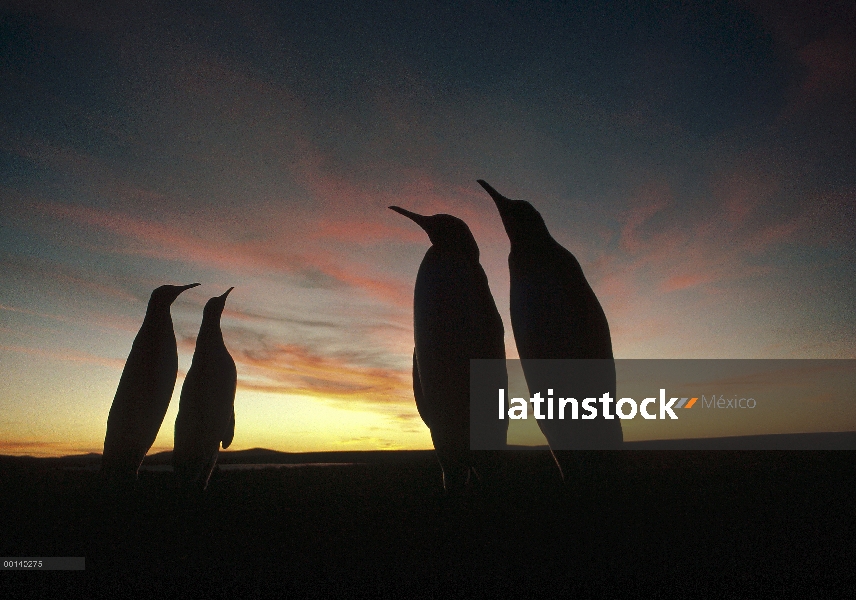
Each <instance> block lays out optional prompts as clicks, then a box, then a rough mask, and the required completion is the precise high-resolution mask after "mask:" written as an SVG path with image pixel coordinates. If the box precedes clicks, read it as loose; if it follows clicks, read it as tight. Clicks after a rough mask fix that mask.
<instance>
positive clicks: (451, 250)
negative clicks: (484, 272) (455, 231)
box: [428, 245, 479, 263]
mask: <svg viewBox="0 0 856 600" xmlns="http://www.w3.org/2000/svg"><path fill="white" fill-rule="evenodd" d="M428 252H430V253H431V254H432V255H435V256H438V257H439V256H442V257H450V258H456V259H458V260H463V261H466V262H476V263H477V262H478V261H479V250H478V248H476V249H475V252H473V250H472V248H461V247H458V246H449V245H445V246H437V245H433V246H431V247H430V248H429V249H428Z"/></svg>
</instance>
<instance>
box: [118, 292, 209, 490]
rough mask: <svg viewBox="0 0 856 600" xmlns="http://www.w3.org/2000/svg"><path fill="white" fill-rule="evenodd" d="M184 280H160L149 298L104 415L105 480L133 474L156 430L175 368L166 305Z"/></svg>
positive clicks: (126, 478)
mask: <svg viewBox="0 0 856 600" xmlns="http://www.w3.org/2000/svg"><path fill="white" fill-rule="evenodd" d="M198 285H199V284H198V283H191V284H190V285H181V286H178V285H162V286H161V287H159V288H157V289H155V290H154V291H153V292H152V295H151V297H150V298H149V305H148V308H147V309H146V316H145V318H144V319H143V325H142V326H141V327H140V331H139V332H138V333H137V337H136V338H134V343H133V345H132V346H131V352H130V354H129V355H128V360H127V361H126V362H125V368H124V370H123V371H122V377H121V378H120V379H119V387H118V388H117V389H116V396H115V397H114V398H113V405H112V406H111V407H110V414H109V416H108V417H107V434H106V436H105V437H104V454H103V455H102V458H101V474H102V476H103V477H104V478H105V479H106V480H108V481H129V480H136V478H137V471H138V470H139V468H140V464H141V463H142V462H143V458H145V456H146V452H148V451H149V448H151V447H152V444H153V443H154V441H155V438H156V437H157V435H158V430H159V429H160V426H161V423H163V418H164V416H165V415H166V410H167V408H169V401H170V398H172V390H173V388H174V387H175V377H176V375H177V374H178V351H177V349H176V344H175V332H174V331H173V329H172V317H171V316H170V313H169V309H170V306H172V303H173V302H174V301H175V299H176V298H178V296H179V294H181V293H182V292H184V291H185V290H189V289H190V288H192V287H196V286H198Z"/></svg>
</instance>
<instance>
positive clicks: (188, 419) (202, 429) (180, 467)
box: [172, 288, 238, 491]
mask: <svg viewBox="0 0 856 600" xmlns="http://www.w3.org/2000/svg"><path fill="white" fill-rule="evenodd" d="M233 289H235V288H229V289H228V290H226V293H225V294H223V295H222V296H215V297H214V298H211V299H210V300H209V301H208V302H207V303H206V304H205V309H204V311H203V313H202V325H200V327H199V336H198V337H197V338H196V350H195V351H194V353H193V362H192V363H191V365H190V369H189V370H188V371H187V377H186V378H185V379H184V385H183V386H182V387H181V400H180V402H179V405H178V416H177V417H176V419H175V447H174V449H173V452H172V465H173V471H174V472H175V476H176V478H177V480H178V482H179V484H180V486H181V487H183V488H185V489H196V490H198V491H203V490H205V488H206V487H207V486H208V480H209V479H210V477H211V472H212V471H213V470H214V466H215V464H216V463H217V456H218V454H219V453H220V444H221V443H222V445H223V448H224V449H225V448H228V447H229V445H230V444H231V443H232V438H233V437H234V436H235V388H236V385H237V380H238V375H237V371H236V369H235V361H234V360H233V359H232V356H231V355H230V354H229V351H228V350H227V349H226V345H225V344H224V343H223V333H222V331H221V330H220V317H221V316H222V314H223V308H224V307H225V306H226V297H227V296H228V295H229V292H231V291H232V290H233Z"/></svg>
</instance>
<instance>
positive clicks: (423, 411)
mask: <svg viewBox="0 0 856 600" xmlns="http://www.w3.org/2000/svg"><path fill="white" fill-rule="evenodd" d="M413 397H414V399H415V400H416V410H417V411H419V416H420V417H422V420H423V421H424V422H425V424H426V425H427V426H428V429H430V428H431V422H430V420H429V419H428V407H427V406H426V405H425V392H424V391H423V389H422V379H421V378H420V377H419V364H418V363H417V362H416V348H414V349H413Z"/></svg>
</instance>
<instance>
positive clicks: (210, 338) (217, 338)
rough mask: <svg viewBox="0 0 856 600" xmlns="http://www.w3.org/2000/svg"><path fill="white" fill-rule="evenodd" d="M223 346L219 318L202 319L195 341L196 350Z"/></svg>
mask: <svg viewBox="0 0 856 600" xmlns="http://www.w3.org/2000/svg"><path fill="white" fill-rule="evenodd" d="M215 345H216V346H223V345H225V344H224V343H223V332H222V330H221V329H220V317H219V316H217V317H212V318H210V319H209V318H208V317H203V319H202V325H201V326H200V327H199V337H198V338H197V339H196V347H197V348H201V347H204V348H211V347H214V346H215Z"/></svg>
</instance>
